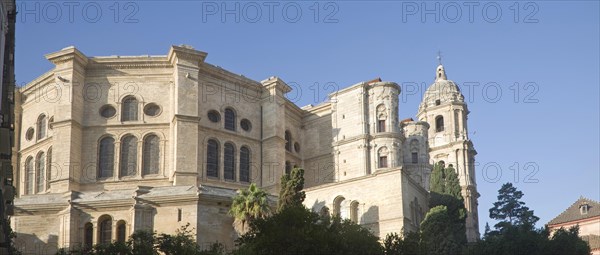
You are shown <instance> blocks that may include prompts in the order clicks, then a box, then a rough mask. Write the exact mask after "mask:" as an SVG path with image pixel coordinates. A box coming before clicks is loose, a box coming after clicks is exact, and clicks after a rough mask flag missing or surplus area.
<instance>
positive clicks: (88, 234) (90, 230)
mask: <svg viewBox="0 0 600 255" xmlns="http://www.w3.org/2000/svg"><path fill="white" fill-rule="evenodd" d="M93 245H94V225H92V223H89V222H88V223H86V224H85V225H84V226H83V249H84V250H90V249H92V246H93Z"/></svg>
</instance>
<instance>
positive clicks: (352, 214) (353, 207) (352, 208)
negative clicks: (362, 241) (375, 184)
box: [350, 201, 358, 223]
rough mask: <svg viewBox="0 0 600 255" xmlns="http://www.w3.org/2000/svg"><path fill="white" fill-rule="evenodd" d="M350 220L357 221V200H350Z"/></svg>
mask: <svg viewBox="0 0 600 255" xmlns="http://www.w3.org/2000/svg"><path fill="white" fill-rule="evenodd" d="M350 220H351V221H352V222H354V223H358V201H352V203H350Z"/></svg>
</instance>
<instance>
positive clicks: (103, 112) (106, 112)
mask: <svg viewBox="0 0 600 255" xmlns="http://www.w3.org/2000/svg"><path fill="white" fill-rule="evenodd" d="M116 113H117V110H116V109H115V108H114V107H113V106H112V105H109V104H107V105H105V106H102V108H100V116H102V117H104V118H111V117H113V116H115V114H116Z"/></svg>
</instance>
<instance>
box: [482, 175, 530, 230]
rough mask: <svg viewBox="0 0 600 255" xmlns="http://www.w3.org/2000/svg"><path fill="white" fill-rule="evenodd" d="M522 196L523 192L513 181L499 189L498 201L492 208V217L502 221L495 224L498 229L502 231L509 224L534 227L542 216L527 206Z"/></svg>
mask: <svg viewBox="0 0 600 255" xmlns="http://www.w3.org/2000/svg"><path fill="white" fill-rule="evenodd" d="M522 197H523V192H521V191H520V190H517V188H515V187H514V186H513V185H512V183H505V184H504V185H502V187H501V188H500V190H498V201H497V202H494V207H492V208H491V209H490V218H491V219H495V220H498V221H500V222H498V223H497V224H496V225H495V226H494V227H495V228H496V230H500V231H502V230H503V229H504V228H506V227H508V226H509V225H516V226H524V227H526V228H528V229H533V228H534V226H535V223H536V222H537V221H538V220H539V219H540V218H538V217H537V216H535V215H534V214H533V210H529V207H527V206H525V202H523V201H521V200H520V199H521V198H522Z"/></svg>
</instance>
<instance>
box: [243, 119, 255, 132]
mask: <svg viewBox="0 0 600 255" xmlns="http://www.w3.org/2000/svg"><path fill="white" fill-rule="evenodd" d="M240 126H241V127H242V129H243V130H244V131H250V129H252V123H250V121H249V120H247V119H243V120H242V121H241V122H240Z"/></svg>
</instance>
